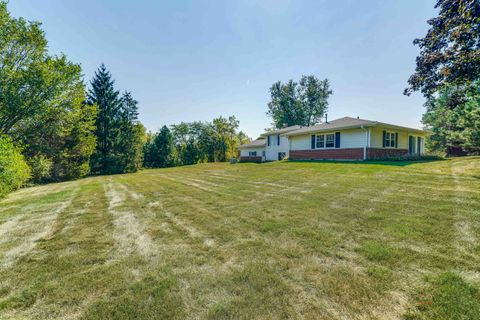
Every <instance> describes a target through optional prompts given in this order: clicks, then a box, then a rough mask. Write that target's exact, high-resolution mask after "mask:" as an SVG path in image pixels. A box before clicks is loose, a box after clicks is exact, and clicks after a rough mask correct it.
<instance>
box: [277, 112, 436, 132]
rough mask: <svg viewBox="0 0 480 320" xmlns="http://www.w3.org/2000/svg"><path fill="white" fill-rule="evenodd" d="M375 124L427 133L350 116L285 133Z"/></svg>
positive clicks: (373, 125)
mask: <svg viewBox="0 0 480 320" xmlns="http://www.w3.org/2000/svg"><path fill="white" fill-rule="evenodd" d="M376 126H383V127H388V128H394V129H399V130H408V131H413V132H417V133H428V132H427V131H424V130H420V129H414V128H407V127H402V126H397V125H394V124H388V123H383V122H378V121H371V120H365V119H359V118H352V117H343V118H340V119H335V120H332V121H329V122H324V123H320V124H317V125H314V126H310V127H304V128H301V129H298V130H295V131H290V132H288V133H285V135H286V136H297V135H302V134H308V133H313V132H322V131H332V130H342V129H343V130H345V129H355V128H362V127H364V128H368V127H376Z"/></svg>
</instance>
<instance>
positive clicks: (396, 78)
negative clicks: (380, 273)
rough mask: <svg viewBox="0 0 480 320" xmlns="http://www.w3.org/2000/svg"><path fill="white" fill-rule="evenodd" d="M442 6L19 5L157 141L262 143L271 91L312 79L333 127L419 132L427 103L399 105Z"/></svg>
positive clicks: (15, 3)
mask: <svg viewBox="0 0 480 320" xmlns="http://www.w3.org/2000/svg"><path fill="white" fill-rule="evenodd" d="M434 3H435V1H434V0H421V1H419V0H365V1H359V0H344V1H330V0H326V1H323V0H312V1H306V0H305V1H301V0H291V1H289V0H265V1H254V0H241V1H240V0H238V1H235V0H229V1H220V0H217V1H210V0H202V1H200V0H195V1H194V0H191V1H180V0H178V1H177V0H175V1H173V0H172V1H155V0H143V1H142V0H137V1H127V0H83V1H77V0H42V1H38V0H11V1H10V4H9V10H10V11H11V13H12V14H13V16H15V17H20V16H22V17H24V18H26V19H28V20H38V21H41V22H42V23H43V29H44V30H45V31H46V34H47V38H48V41H49V48H50V52H51V53H54V54H55V53H60V52H63V53H65V54H66V55H67V56H68V57H69V59H70V60H72V61H74V62H77V63H80V64H81V65H82V67H83V71H84V74H85V79H86V81H90V80H91V78H92V76H93V73H94V71H95V69H96V68H97V67H98V66H99V65H100V63H102V62H104V63H105V64H106V66H107V68H108V69H109V70H110V71H111V72H112V74H113V76H114V78H115V80H116V85H117V88H118V89H120V90H122V91H123V90H125V89H127V90H130V91H132V92H133V95H134V97H135V98H136V99H137V100H138V101H139V108H140V120H141V121H142V122H143V123H144V125H145V126H146V127H147V128H148V129H150V130H157V129H158V128H160V127H161V126H162V125H164V124H167V125H170V124H174V123H178V122H180V121H194V120H211V119H213V118H214V117H217V116H219V115H223V116H229V115H235V116H236V117H237V118H238V119H239V120H240V127H241V129H242V130H244V131H246V132H247V133H248V134H249V135H250V136H252V137H256V136H258V134H260V133H261V132H262V131H263V129H264V128H267V127H269V126H270V123H271V120H270V119H269V118H268V117H267V116H266V115H265V112H266V111H267V103H268V101H269V98H270V96H269V91H268V90H269V88H270V86H271V84H272V83H274V82H276V81H278V80H280V81H282V82H283V81H287V80H289V79H299V78H300V77H301V75H303V74H314V75H316V76H317V77H319V78H328V79H329V80H330V81H331V85H332V89H333V90H334V94H333V96H332V97H331V99H330V106H329V112H328V114H329V119H334V118H337V117H343V116H347V115H348V116H360V117H361V118H365V119H371V120H379V121H385V122H393V123H396V124H400V125H405V126H412V127H420V126H421V123H420V120H421V115H422V113H423V111H424V110H423V102H424V99H423V97H422V96H421V95H420V94H414V95H412V96H410V97H406V96H404V95H403V94H402V92H403V89H404V88H405V86H406V83H407V79H408V77H409V75H410V74H411V73H412V72H413V70H414V67H415V57H416V56H417V54H418V48H416V47H414V46H413V45H412V41H413V39H414V38H416V37H422V36H423V35H424V34H425V32H426V30H427V27H428V26H427V24H426V21H427V20H428V19H430V18H432V17H434V16H435V15H436V10H435V9H434Z"/></svg>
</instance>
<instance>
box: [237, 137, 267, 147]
mask: <svg viewBox="0 0 480 320" xmlns="http://www.w3.org/2000/svg"><path fill="white" fill-rule="evenodd" d="M259 147H265V139H257V140H254V141H252V142H249V143H245V144H242V145H241V146H240V147H238V148H240V149H241V148H259Z"/></svg>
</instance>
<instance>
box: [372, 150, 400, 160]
mask: <svg viewBox="0 0 480 320" xmlns="http://www.w3.org/2000/svg"><path fill="white" fill-rule="evenodd" d="M406 155H408V149H388V148H386V149H384V148H367V158H368V159H381V158H388V157H399V156H406Z"/></svg>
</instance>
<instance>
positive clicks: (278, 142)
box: [277, 135, 280, 146]
mask: <svg viewBox="0 0 480 320" xmlns="http://www.w3.org/2000/svg"><path fill="white" fill-rule="evenodd" d="M279 145H280V135H277V146H279Z"/></svg>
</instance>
